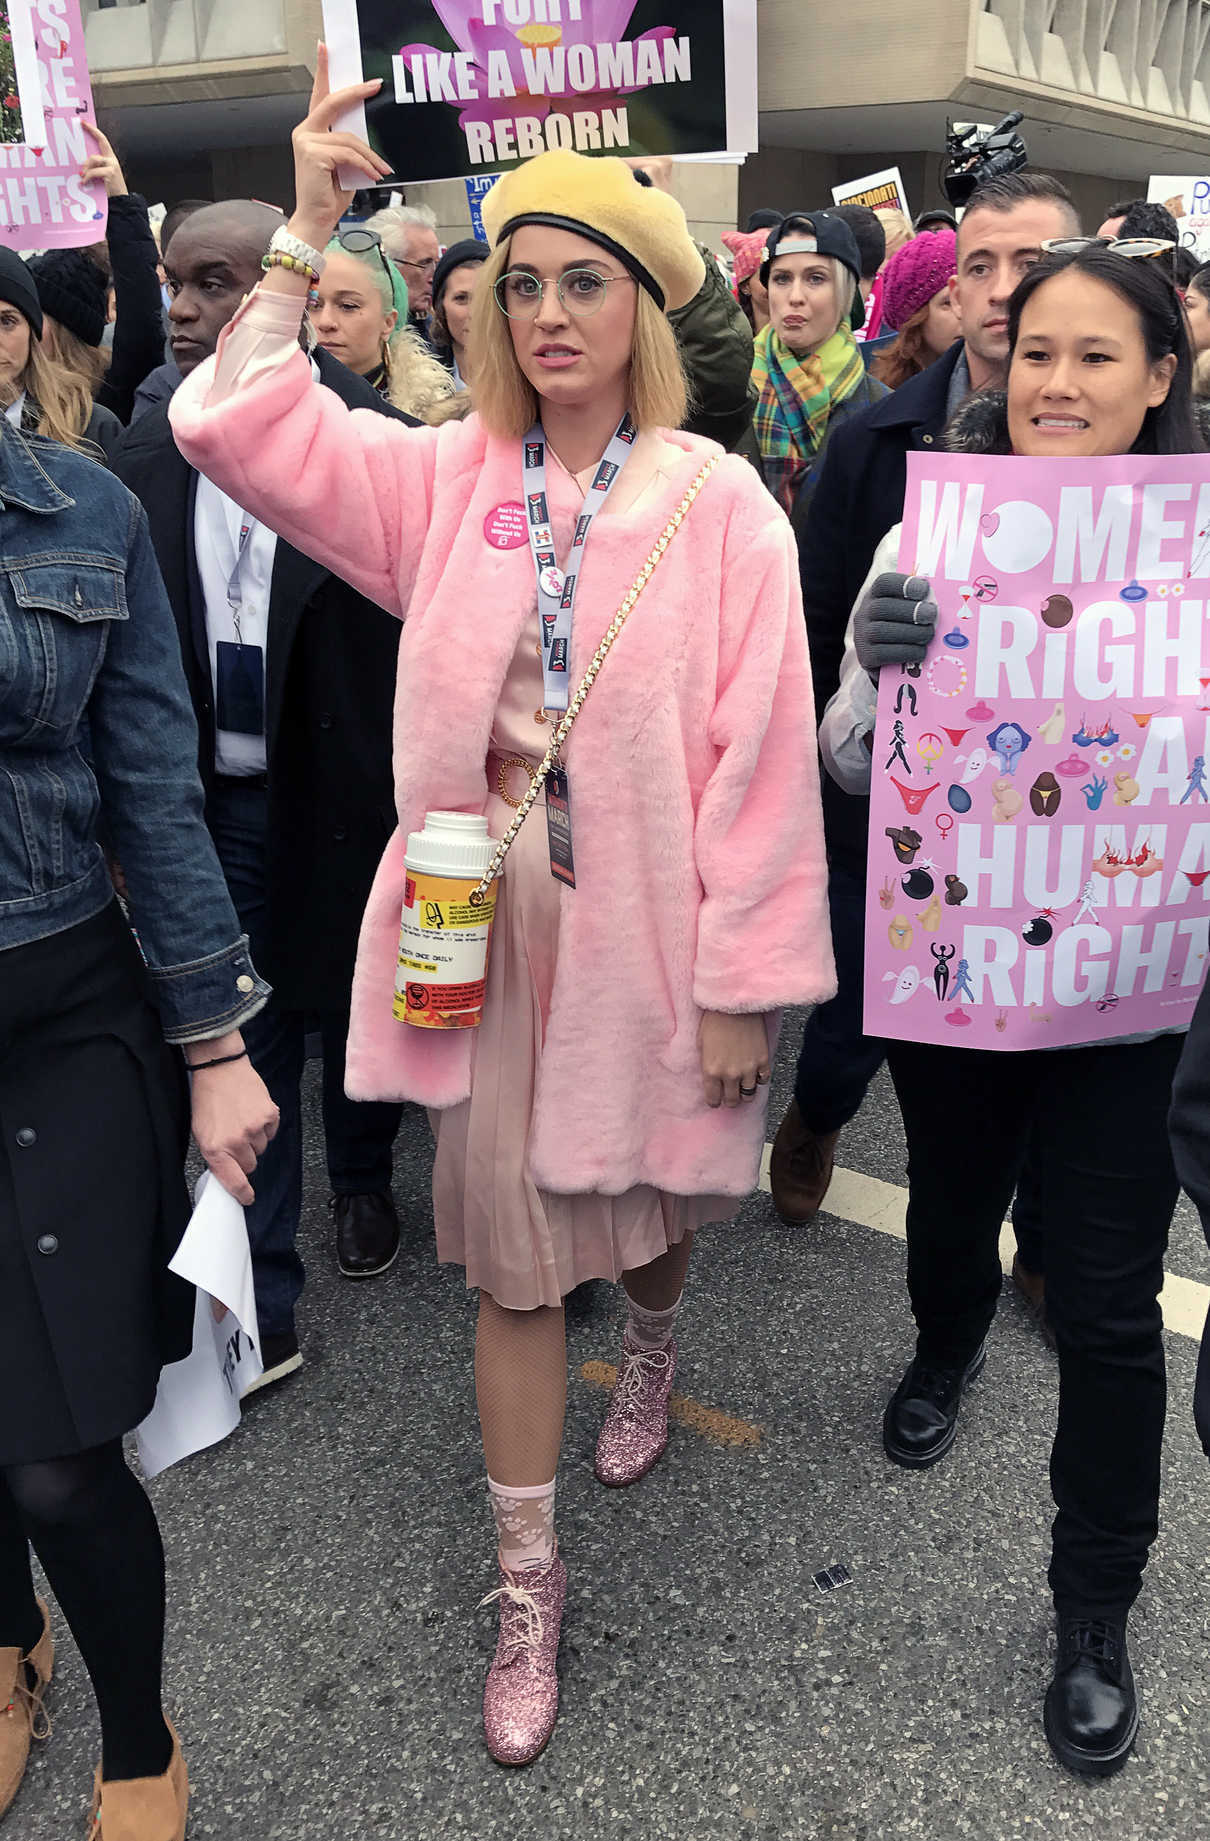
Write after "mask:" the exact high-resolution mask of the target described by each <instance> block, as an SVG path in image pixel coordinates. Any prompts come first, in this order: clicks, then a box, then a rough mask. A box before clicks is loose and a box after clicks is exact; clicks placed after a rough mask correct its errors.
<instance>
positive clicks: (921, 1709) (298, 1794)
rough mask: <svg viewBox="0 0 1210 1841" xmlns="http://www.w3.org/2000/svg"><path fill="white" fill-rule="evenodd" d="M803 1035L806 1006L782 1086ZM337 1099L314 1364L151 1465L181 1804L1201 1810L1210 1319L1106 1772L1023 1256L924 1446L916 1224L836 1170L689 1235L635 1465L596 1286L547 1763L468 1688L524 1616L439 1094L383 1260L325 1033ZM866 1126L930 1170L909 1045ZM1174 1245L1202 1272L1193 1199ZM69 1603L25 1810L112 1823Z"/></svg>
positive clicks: (926, 1833)
mask: <svg viewBox="0 0 1210 1841" xmlns="http://www.w3.org/2000/svg"><path fill="white" fill-rule="evenodd" d="M796 1043H797V1030H796V1028H795V1025H794V1022H793V1020H791V1022H790V1023H789V1024H788V1026H787V1032H786V1035H785V1036H784V1037H783V1047H782V1052H781V1055H780V1057H779V1062H778V1069H777V1075H776V1077H775V1081H774V1087H773V1094H772V1105H771V1108H770V1117H771V1120H772V1121H773V1122H774V1123H775V1122H776V1120H777V1119H778V1118H780V1116H781V1110H782V1108H783V1106H784V1104H785V1101H786V1099H787V1097H788V1090H789V1080H790V1074H791V1069H792V1064H793V1050H794V1048H795V1047H796ZM308 1109H309V1110H308V1121H309V1122H308V1130H307V1159H308V1163H307V1183H306V1197H305V1220H304V1233H303V1242H304V1250H305V1254H306V1257H307V1259H308V1265H309V1281H308V1286H307V1291H306V1294H305V1297H304V1300H303V1305H302V1309H301V1313H300V1330H301V1335H302V1340H303V1348H304V1354H305V1358H306V1365H305V1367H304V1369H303V1370H302V1372H301V1373H300V1374H299V1375H298V1376H297V1377H295V1378H293V1379H291V1380H289V1381H287V1382H285V1383H283V1384H282V1385H281V1386H279V1387H277V1388H275V1389H272V1390H270V1391H268V1392H266V1393H265V1394H264V1395H262V1396H261V1397H259V1398H258V1399H257V1400H255V1401H254V1402H251V1403H250V1404H249V1407H248V1410H247V1412H246V1414H245V1418H244V1422H243V1424H242V1426H241V1427H240V1428H239V1430H238V1431H237V1432H236V1433H235V1435H234V1436H233V1437H232V1438H231V1439H230V1440H228V1441H227V1442H226V1443H225V1444H223V1445H221V1446H219V1447H217V1448H216V1449H215V1450H213V1451H211V1452H208V1453H205V1454H203V1455H201V1456H199V1457H197V1458H195V1459H193V1460H191V1461H190V1462H188V1463H187V1464H185V1465H182V1466H181V1467H179V1468H178V1469H176V1470H174V1471H171V1472H168V1473H167V1474H165V1475H164V1476H162V1477H160V1478H158V1479H157V1480H156V1481H155V1482H154V1484H153V1485H152V1486H151V1489H152V1494H153V1496H154V1499H155V1502H156V1505H157V1509H158V1511H159V1514H160V1518H161V1522H162V1525H163V1529H164V1536H165V1543H166V1546H167V1550H168V1567H169V1620H170V1636H169V1657H168V1687H167V1692H168V1700H169V1705H170V1708H171V1710H172V1712H173V1713H174V1716H175V1717H176V1719H177V1721H178V1724H179V1727H180V1730H181V1733H182V1738H183V1742H184V1746H185V1752H186V1757H187V1760H188V1763H189V1768H190V1772H191V1775H192V1779H193V1789H194V1801H193V1814H192V1818H191V1821H190V1827H189V1834H190V1837H191V1838H192V1841H202V1837H211V1836H213V1837H222V1841H237V1837H238V1841H361V1837H378V1836H390V1837H392V1841H405V1838H406V1841H411V1838H412V1837H416V1838H417V1841H420V1838H423V1841H445V1838H446V1837H462V1836H471V1837H476V1838H482V1841H488V1838H494V1837H500V1838H501V1841H504V1838H507V1841H555V1838H559V1841H562V1838H563V1837H567V1838H568V1841H571V1838H572V1837H575V1841H597V1837H602V1838H604V1837H613V1836H621V1835H632V1836H642V1837H644V1841H662V1838H663V1837H677V1838H678V1841H715V1838H716V1837H717V1838H718V1841H723V1838H726V1841H732V1838H733V1837H734V1838H735V1841H749V1838H750V1841H757V1838H759V1841H782V1838H784V1837H794V1838H796V1841H797V1838H799V1837H801V1838H802V1841H824V1838H825V1837H826V1838H827V1841H899V1838H900V1837H909V1836H921V1837H928V1838H929V1841H949V1838H950V1837H960V1836H974V1837H979V1838H980V1841H1007V1838H1008V1837H1017V1836H1022V1837H1033V1836H1039V1837H1048V1838H1049V1837H1053V1836H1063V1837H1079V1836H1088V1837H1096V1838H1097V1841H1101V1838H1102V1837H1113V1841H1136V1838H1137V1841H1143V1838H1144V1837H1147V1838H1148V1841H1150V1837H1152V1836H1163V1837H1165V1838H1167V1837H1171V1838H1172V1841H1185V1838H1186V1837H1187V1838H1188V1841H1194V1838H1196V1841H1204V1837H1205V1836H1206V1834H1207V1832H1208V1831H1210V1657H1208V1653H1207V1601H1208V1592H1210V1568H1208V1566H1207V1545H1208V1541H1207V1535H1208V1533H1210V1471H1208V1467H1207V1464H1206V1460H1205V1458H1204V1456H1203V1455H1202V1453H1201V1450H1200V1447H1199V1446H1198V1444H1197V1441H1196V1438H1195V1435H1194V1432H1193V1427H1192V1416H1191V1399H1192V1387H1193V1374H1194V1366H1195V1361H1196V1352H1197V1351H1196V1343H1195V1342H1194V1341H1193V1340H1192V1338H1191V1337H1190V1336H1188V1335H1183V1334H1170V1335H1169V1336H1168V1356H1169V1376H1170V1387H1171V1396H1170V1410H1169V1424H1168V1434H1167V1445H1166V1452H1165V1458H1166V1462H1165V1475H1164V1503H1163V1531H1162V1534H1161V1537H1160V1540H1159V1543H1158V1545H1157V1547H1156V1550H1155V1553H1154V1555H1153V1558H1152V1563H1151V1567H1150V1569H1149V1573H1148V1582H1147V1586H1146V1589H1145V1592H1144V1595H1143V1597H1142V1599H1141V1600H1140V1603H1139V1605H1138V1607H1137V1609H1136V1611H1135V1613H1134V1616H1133V1619H1132V1624H1131V1631H1132V1655H1133V1659H1134V1665H1135V1671H1136V1675H1137V1677H1138V1681H1139V1686H1140V1692H1141V1696H1142V1705H1143V1724H1142V1731H1141V1736H1140V1740H1139V1744H1138V1748H1137V1752H1136V1754H1135V1756H1134V1758H1133V1759H1132V1760H1131V1762H1130V1763H1129V1765H1128V1766H1127V1768H1126V1769H1125V1770H1124V1771H1123V1772H1122V1773H1121V1774H1120V1775H1119V1776H1118V1777H1116V1778H1114V1779H1112V1780H1110V1781H1109V1782H1106V1783H1090V1782H1085V1781H1081V1780H1078V1779H1074V1778H1072V1777H1070V1776H1068V1775H1067V1774H1066V1773H1065V1772H1064V1771H1063V1770H1062V1769H1061V1768H1060V1767H1059V1766H1058V1765H1057V1764H1056V1763H1055V1762H1054V1761H1053V1759H1052V1758H1051V1755H1050V1752H1049V1750H1048V1748H1047V1745H1046V1742H1045V1739H1044V1738H1043V1734H1042V1726H1041V1704H1042V1695H1043V1693H1044V1690H1045V1687H1046V1683H1047V1680H1048V1678H1049V1672H1050V1663H1051V1656H1052V1653H1053V1636H1052V1619H1051V1611H1050V1605H1049V1600H1048V1595H1047V1589H1046V1580H1045V1570H1046V1559H1047V1547H1048V1531H1049V1524H1050V1517H1051V1513H1052V1510H1051V1504H1050V1496H1049V1488H1048V1483H1047V1468H1046V1466H1047V1454H1048V1449H1049V1442H1050V1435H1051V1432H1052V1429H1053V1424H1054V1415H1055V1404H1056V1392H1057V1389H1056V1372H1055V1366H1054V1360H1053V1357H1052V1356H1051V1355H1050V1354H1049V1353H1048V1352H1047V1350H1046V1348H1045V1346H1044V1344H1043V1343H1042V1341H1041V1339H1040V1338H1039V1336H1038V1334H1037V1332H1036V1330H1035V1329H1034V1328H1033V1326H1032V1324H1031V1323H1030V1321H1029V1318H1028V1316H1027V1313H1026V1311H1025V1309H1024V1307H1023V1305H1022V1304H1021V1303H1020V1301H1019V1300H1018V1299H1017V1298H1016V1296H1015V1295H1014V1294H1012V1292H1011V1290H1010V1289H1009V1288H1008V1287H1007V1286H1006V1290H1005V1295H1004V1297H1003V1299H1002V1304H1001V1310H1000V1315H999V1320H998V1322H997V1325H996V1328H995V1331H994V1334H993V1339H992V1345H991V1354H990V1358H989V1360H988V1364H987V1368H986V1370H985V1373H984V1376H983V1378H982V1379H981V1380H980V1381H979V1382H978V1383H977V1385H976V1386H975V1388H974V1389H973V1390H972V1392H971V1394H970V1395H969V1396H968V1399H967V1403H966V1406H965V1408H964V1411H963V1416H962V1424H961V1429H960V1433H959V1438H958V1442H957V1444H956V1445H955V1447H954V1450H953V1452H952V1453H951V1455H950V1457H949V1458H948V1459H947V1460H946V1461H945V1462H944V1463H942V1464H941V1465H939V1466H938V1467H937V1468H936V1469H934V1470H931V1471H928V1472H925V1473H921V1474H914V1473H910V1472H905V1471H902V1470H898V1469H895V1468H894V1467H892V1466H891V1465H890V1464H888V1463H887V1461H886V1459H885V1457H884V1456H883V1452H882V1446H881V1441H880V1420H881V1414H882V1409H883V1406H884V1404H885V1401H886V1397H887V1395H888V1392H889V1391H890V1390H891V1388H892V1387H893V1386H894V1384H895V1382H896V1381H897V1380H898V1378H899V1375H900V1373H901V1371H902V1368H903V1365H904V1363H905V1362H906V1360H907V1358H908V1356H909V1354H910V1351H911V1340H912V1333H911V1320H910V1316H909V1312H908V1308H907V1303H906V1298H905V1294H904V1286H903V1268H904V1248H903V1244H902V1242H901V1240H898V1239H896V1238H894V1237H893V1235H891V1234H888V1233H884V1232H879V1231H877V1229H876V1228H874V1227H871V1226H867V1225H862V1224H860V1222H858V1221H846V1220H843V1219H840V1218H838V1217H836V1216H833V1215H831V1214H828V1213H826V1212H825V1213H824V1214H822V1215H821V1216H820V1218H819V1219H818V1221H817V1222H816V1223H815V1224H813V1225H812V1226H811V1227H810V1228H809V1229H807V1230H803V1231H798V1232H791V1231H789V1230H787V1229H786V1228H784V1227H782V1226H781V1225H780V1224H779V1223H778V1221H777V1220H776V1218H775V1216H774V1214H773V1211H772V1207H771V1204H770V1201H769V1197H768V1195H767V1194H765V1193H760V1194H757V1195H756V1196H755V1197H753V1198H752V1199H751V1201H750V1202H749V1203H748V1204H747V1205H746V1207H745V1209H744V1211H743V1214H742V1217H741V1219H740V1220H739V1222H738V1223H737V1224H735V1225H733V1226H731V1227H726V1228H714V1229H708V1230H706V1231H704V1232H703V1233H702V1235H701V1236H700V1237H699V1244H698V1248H697V1250H696V1252H695V1256H694V1266H693V1269H692V1270H691V1273H690V1285H689V1291H688V1293H687V1301H686V1305H685V1309H684V1312H683V1314H682V1319H681V1329H680V1345H681V1370H680V1374H679V1377H678V1389H679V1390H680V1392H681V1393H682V1394H683V1396H684V1397H685V1401H684V1404H683V1405H682V1407H681V1409H680V1416H679V1423H678V1424H677V1425H676V1427H675V1428H674V1431H673V1435H672V1439H671V1441H670V1444H669V1449H668V1453H667V1455H666V1457H665V1459H664V1461H663V1462H662V1463H661V1464H660V1465H659V1466H658V1467H657V1468H656V1470H655V1471H653V1472H652V1474H651V1475H650V1476H649V1477H648V1478H646V1479H645V1480H644V1481H643V1482H642V1483H640V1484H638V1485H637V1486H636V1487H635V1488H633V1489H630V1490H616V1491H614V1490H602V1489H601V1488H600V1487H599V1486H598V1485H597V1484H596V1483H595V1481H594V1479H593V1475H592V1453H593V1446H594V1443H595V1438H596V1433H597V1429H598V1426H599V1423H600V1419H601V1414H602V1411H603V1406H604V1401H605V1393H604V1384H603V1379H602V1365H603V1364H609V1363H612V1362H613V1361H615V1360H616V1357H617V1349H618V1341H619V1335H620V1328H619V1325H620V1312H619V1305H618V1301H617V1298H616V1295H615V1294H614V1292H613V1291H612V1288H609V1287H606V1286H596V1287H593V1288H592V1290H591V1292H590V1293H589V1294H588V1295H587V1296H586V1297H581V1298H578V1299H577V1300H576V1307H575V1309H574V1312H573V1314H572V1318H571V1320H570V1322H569V1347H570V1365H571V1385H570V1391H569V1399H568V1417H567V1436H566V1442H565V1447H564V1456H563V1463H562V1468H561V1471H560V1477H559V1488H560V1495H559V1528H560V1539H561V1544H562V1550H563V1553H564V1557H565V1559H566V1561H567V1565H568V1571H569V1593H568V1612H567V1617H566V1620H565V1623H564V1633H563V1644H562V1650H561V1674H562V1711H561V1715H560V1720H559V1724H558V1727H557V1729H556V1732H555V1736H554V1738H553V1739H552V1741H551V1743H550V1745H549V1747H548V1748H547V1750H546V1752H545V1753H544V1754H543V1756H542V1757H541V1758H540V1759H539V1760H538V1762H537V1763H536V1764H534V1765H533V1766H531V1767H530V1768H529V1769H527V1770H523V1771H506V1770H502V1769H501V1768H500V1767H498V1766H497V1765H495V1764H493V1763H492V1761H491V1759H490V1758H489V1757H488V1755H487V1753H486V1751H485V1750H484V1747H483V1742H482V1736H481V1731H480V1722H479V1699H480V1694H481V1691H482V1680H483V1675H484V1673H485V1671H486V1668H487V1666H488V1663H489V1661H490V1658H491V1653H492V1649H493V1647H494V1622H493V1615H492V1613H491V1611H489V1610H478V1609H477V1608H476V1607H477V1602H478V1600H479V1598H480V1597H481V1595H482V1594H483V1593H484V1592H486V1591H488V1590H490V1589H491V1588H492V1587H493V1586H494V1584H495V1578H494V1576H493V1570H492V1536H491V1517H490V1511H489V1508H488V1504H487V1498H486V1490H485V1487H484V1482H483V1470H482V1461H481V1456H480V1452H479V1446H478V1437H477V1429H476V1421H475V1403H474V1392H473V1386H472V1376H471V1346H472V1333H473V1324H474V1313H473V1306H472V1303H471V1301H470V1300H469V1299H468V1297H467V1294H466V1292H465V1290H464V1288H463V1285H462V1282H461V1277H460V1274H458V1273H457V1272H454V1271H451V1270H442V1269H440V1268H438V1266H437V1265H436V1263H435V1258H434V1254H433V1247H432V1237H431V1213H430V1207H429V1201H428V1192H427V1181H428V1167H429V1136H428V1128H427V1124H426V1122H425V1119H424V1116H423V1114H421V1113H419V1112H417V1111H411V1110H410V1111H409V1113H408V1115H407V1117H406V1119H405V1123H404V1127H403V1130H402V1132H401V1134H400V1138H399V1142H398V1147H397V1155H396V1197H397V1200H398V1202H399V1205H400V1210H401V1214H402V1216H403V1218H404V1220H405V1223H406V1231H405V1247H404V1251H403V1253H402V1254H401V1256H400V1258H399V1260H398V1261H397V1263H396V1265H395V1267H394V1268H393V1270H392V1271H391V1272H390V1273H389V1274H388V1275H386V1276H385V1277H384V1278H382V1279H379V1280H375V1281H370V1282H361V1283H350V1282H348V1281H346V1280H342V1279H340V1278H339V1277H338V1276H337V1274H336V1271H335V1265H334V1260H333V1254H332V1246H331V1232H330V1218H329V1215H328V1211H327V1207H326V1197H327V1191H326V1183H325V1179H324V1174H323V1159H322V1139H321V1133H320V1129H319V1122H318V1093H317V1083H316V1080H315V1069H314V1067H312V1068H311V1069H310V1070H309V1082H308ZM841 1162H842V1163H843V1164H844V1166H845V1167H846V1168H847V1169H848V1170H851V1171H854V1172H858V1173H860V1174H861V1175H864V1176H866V1177H873V1178H879V1179H881V1180H882V1181H883V1182H885V1183H890V1184H895V1185H902V1183H903V1181H904V1173H903V1172H904V1156H903V1140H902V1133H901V1130H900V1126H899V1120H898V1114H897V1111H896V1108H895V1104H894V1100H893V1097H892V1096H891V1093H890V1088H889V1084H888V1083H887V1082H886V1080H885V1077H880V1078H879V1080H878V1081H877V1082H876V1084H875V1086H874V1088H873V1089H872V1090H871V1093H870V1096H869V1099H868V1101H867V1103H866V1106H865V1108H864V1110H863V1112H862V1113H861V1115H860V1117H859V1118H858V1119H857V1120H855V1121H854V1123H853V1125H852V1126H851V1127H850V1128H849V1130H848V1131H847V1132H846V1133H845V1136H844V1138H843V1140H842V1145H841ZM852 1212H854V1213H856V1212H857V1210H856V1209H853V1210H852ZM1169 1266H1170V1269H1171V1270H1172V1271H1173V1272H1174V1273H1175V1274H1177V1275H1178V1276H1180V1277H1182V1278H1185V1279H1188V1280H1192V1281H1196V1282H1197V1283H1198V1284H1199V1285H1200V1284H1204V1283H1205V1282H1206V1281H1207V1280H1210V1257H1208V1255H1207V1252H1206V1248H1205V1244H1204V1242H1203V1241H1202V1238H1201V1234H1200V1231H1199V1230H1198V1228H1197V1226H1196V1222H1195V1218H1194V1217H1193V1214H1192V1211H1191V1209H1189V1207H1188V1206H1187V1204H1182V1208H1181V1211H1180V1214H1179V1216H1178V1220H1177V1223H1176V1226H1175V1228H1174V1234H1173V1245H1172V1251H1171V1255H1170V1259H1169ZM1197 1295H1200V1294H1197ZM836 1566H842V1567H844V1568H846V1569H847V1570H848V1573H849V1574H850V1575H851V1579H850V1582H849V1583H847V1584H841V1585H839V1586H837V1587H836V1588H834V1589H831V1590H827V1591H821V1590H820V1589H819V1588H818V1587H817V1585H816V1584H815V1583H814V1575H816V1574H818V1573H821V1572H822V1571H823V1570H824V1569H826V1568H830V1567H836ZM55 1629H56V1635H57V1637H58V1640H59V1665H58V1669H57V1673H56V1678H55V1685H54V1689H53V1691H52V1700H51V1710H52V1712H53V1715H54V1721H55V1732H54V1737H53V1738H52V1740H51V1741H50V1743H49V1744H48V1745H47V1746H45V1747H42V1748H40V1749H39V1752H38V1754H37V1756H36V1758H35V1760H34V1762H33V1764H32V1766H31V1769H30V1772H29V1775H28V1778H27V1780H26V1783H25V1786H24V1789H23V1790H22V1792H21V1796H20V1798H19V1801H18V1802H17V1804H16V1805H15V1806H14V1808H13V1810H12V1812H11V1813H10V1815H9V1817H8V1821H7V1824H6V1829H5V1833H6V1835H7V1836H12V1837H13V1841H64V1838H65V1837H75V1836H78V1837H79V1838H80V1841H83V1837H84V1835H85V1832H86V1823H85V1816H86V1812H87V1802H88V1794H89V1787H90V1781H91V1773H92V1768H93V1765H94V1763H95V1759H96V1755H97V1749H98V1731H97V1721H96V1714H95V1709H94V1706H93V1704H92V1701H91V1697H90V1694H89V1691H88V1684H87V1680H86V1678H85V1676H84V1673H83V1669H82V1667H81V1665H80V1662H79V1659H78V1657H77V1655H76V1653H75V1651H74V1649H73V1647H72V1645H71V1642H70V1638H69V1637H68V1636H67V1634H66V1631H65V1629H64V1626H63V1623H62V1620H61V1619H60V1618H59V1617H58V1615H57V1612H56V1613H55Z"/></svg>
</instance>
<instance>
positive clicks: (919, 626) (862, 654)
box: [853, 570, 937, 679]
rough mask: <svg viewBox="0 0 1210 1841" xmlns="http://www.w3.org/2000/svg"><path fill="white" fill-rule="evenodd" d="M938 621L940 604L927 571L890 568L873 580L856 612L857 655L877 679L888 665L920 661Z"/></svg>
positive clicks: (854, 622)
mask: <svg viewBox="0 0 1210 1841" xmlns="http://www.w3.org/2000/svg"><path fill="white" fill-rule="evenodd" d="M936 625H937V604H936V602H935V601H934V600H933V599H932V592H931V590H930V588H929V584H928V580H927V578H926V577H925V576H923V575H900V574H899V573H897V572H896V571H894V570H889V571H887V572H886V573H885V574H883V575H880V576H879V577H878V578H877V580H876V581H874V582H872V583H871V584H870V590H869V593H868V594H867V595H866V596H865V598H864V600H863V601H862V602H861V605H860V606H859V607H858V609H857V612H856V614H855V615H854V616H853V644H854V645H855V646H856V648H857V656H858V658H859V659H860V660H861V662H862V664H863V665H864V666H865V668H866V670H867V671H868V672H869V674H870V676H871V677H872V678H874V679H877V677H878V673H879V672H880V671H881V669H882V667H883V666H884V665H916V664H919V662H920V660H921V659H922V658H923V657H924V655H925V653H926V652H927V651H928V646H929V641H930V640H931V639H932V637H933V630H934V628H935V627H936Z"/></svg>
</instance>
